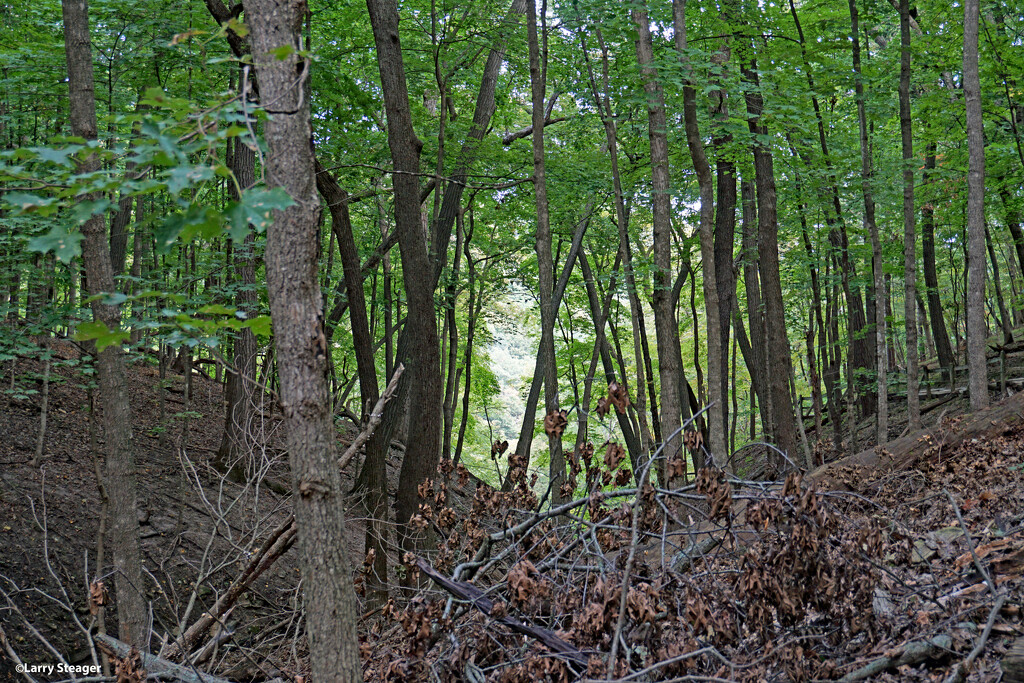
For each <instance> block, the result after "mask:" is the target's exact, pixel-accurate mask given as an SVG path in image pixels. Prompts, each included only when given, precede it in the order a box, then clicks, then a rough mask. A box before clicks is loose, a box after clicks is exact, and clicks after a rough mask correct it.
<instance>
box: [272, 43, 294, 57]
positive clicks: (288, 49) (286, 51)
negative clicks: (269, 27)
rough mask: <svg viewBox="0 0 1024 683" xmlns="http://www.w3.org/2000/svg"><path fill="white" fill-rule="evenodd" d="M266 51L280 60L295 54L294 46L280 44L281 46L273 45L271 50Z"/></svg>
mask: <svg viewBox="0 0 1024 683" xmlns="http://www.w3.org/2000/svg"><path fill="white" fill-rule="evenodd" d="M268 52H270V54H272V55H274V56H275V57H277V58H278V59H280V60H285V59H288V58H289V57H291V56H292V55H293V54H295V46H294V45H282V46H281V47H275V48H274V49H273V50H268Z"/></svg>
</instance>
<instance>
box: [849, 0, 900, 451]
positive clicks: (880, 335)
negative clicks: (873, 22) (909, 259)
mask: <svg viewBox="0 0 1024 683" xmlns="http://www.w3.org/2000/svg"><path fill="white" fill-rule="evenodd" d="M849 1H850V40H851V42H852V45H853V73H854V91H855V93H856V98H857V121H858V124H859V128H860V174H861V192H862V194H863V196H864V228H865V229H866V230H867V231H868V234H869V235H870V236H871V265H872V272H873V273H874V302H875V306H874V312H875V369H876V372H877V377H878V389H877V395H878V400H877V404H876V413H875V428H876V429H875V436H876V438H877V440H878V444H879V445H882V444H885V443H886V442H888V441H889V391H888V376H887V375H888V373H887V370H888V364H889V363H888V361H889V359H888V354H887V353H886V344H885V340H886V332H885V325H886V320H885V302H886V294H885V271H884V270H883V269H882V241H881V239H880V238H879V236H878V225H877V224H876V223H875V199H874V195H873V193H872V191H871V176H872V173H873V171H872V163H871V145H870V143H869V141H868V120H867V108H866V106H865V101H864V99H865V98H864V79H863V75H862V73H861V65H860V26H859V17H858V12H857V0H849ZM904 144H905V143H904Z"/></svg>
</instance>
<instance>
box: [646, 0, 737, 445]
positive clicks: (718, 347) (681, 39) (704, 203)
mask: <svg viewBox="0 0 1024 683" xmlns="http://www.w3.org/2000/svg"><path fill="white" fill-rule="evenodd" d="M672 23H673V28H674V31H675V48H676V53H677V55H676V56H677V58H678V59H679V60H680V62H681V63H682V65H683V71H684V73H685V77H686V85H684V87H683V119H684V122H685V128H686V146H687V148H688V149H689V151H690V160H691V162H692V163H693V168H694V170H695V171H696V173H697V184H698V186H699V189H700V227H699V232H700V250H701V263H702V272H703V277H704V303H705V310H706V313H707V320H708V323H707V325H708V376H709V379H708V384H709V386H710V402H711V407H710V409H709V411H708V413H709V418H708V423H709V430H710V433H709V436H710V443H709V446H710V451H711V454H712V456H713V457H715V458H716V459H717V462H718V463H724V462H725V461H726V459H727V458H728V456H729V451H728V450H727V446H726V443H727V442H726V439H727V435H728V423H727V419H728V418H727V414H728V410H727V406H726V401H727V397H728V386H729V382H728V375H727V370H728V367H727V365H726V362H725V361H726V359H727V358H728V350H729V334H728V330H729V316H730V311H731V306H732V299H733V298H734V297H733V296H731V293H733V292H734V291H735V288H736V285H735V282H734V281H733V276H732V242H733V232H734V230H735V223H736V215H735V206H736V177H735V175H734V168H735V165H734V164H732V163H731V162H727V161H725V160H724V159H720V161H719V165H718V172H719V175H718V190H719V195H718V198H719V204H718V214H717V215H716V213H715V194H714V189H713V187H712V176H711V165H710V164H709V163H708V159H707V155H706V154H705V151H704V142H703V140H702V139H701V136H700V130H699V128H698V125H697V93H696V90H695V89H694V81H693V77H692V74H691V67H690V64H689V60H688V58H687V56H686V50H687V41H686V0H673V3H672ZM723 52H724V54H723V55H722V56H721V57H719V59H723V60H727V59H728V47H726V48H725V49H724V50H723ZM719 92H720V95H719V99H718V104H717V107H716V111H717V112H718V114H719V115H721V116H727V114H726V113H725V92H724V90H723V91H719ZM719 142H720V144H724V141H719ZM716 146H718V144H717V143H716ZM652 150H653V142H652ZM666 175H667V171H666ZM666 180H667V178H666ZM666 201H667V199H666ZM720 258H724V259H726V261H725V263H721V264H720V263H719V259H720ZM723 271H728V275H727V276H724V275H723ZM720 277H722V280H720V279H719V278H720ZM655 287H656V289H655V295H657V285H655ZM720 292H721V293H722V296H720ZM720 299H721V300H724V303H723V302H722V301H721V300H720ZM674 308H675V306H674V302H673V304H672V309H673V313H672V318H671V320H672V325H673V329H674V330H675V333H676V337H677V339H678V327H676V325H675V313H674ZM659 339H660V335H659ZM675 344H676V345H677V346H678V341H676V342H675ZM658 355H659V358H661V357H662V355H661V350H660V348H659V354H658ZM673 357H674V356H673ZM664 386H665V379H664V376H663V377H662V388H663V389H664ZM680 398H681V397H680Z"/></svg>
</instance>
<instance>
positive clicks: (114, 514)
mask: <svg viewBox="0 0 1024 683" xmlns="http://www.w3.org/2000/svg"><path fill="white" fill-rule="evenodd" d="M61 5H62V8H63V16H64V48H65V54H66V56H67V66H68V88H69V90H70V98H69V104H70V108H71V117H70V118H71V130H72V133H73V134H74V135H77V136H79V137H82V138H85V139H87V140H95V139H96V98H95V94H94V91H93V65H92V53H91V48H90V39H89V5H88V3H87V2H86V1H85V0H64V1H63V2H62V3H61ZM98 169H99V160H98V159H97V158H96V157H89V158H88V159H86V160H85V161H84V162H82V163H81V164H80V166H79V169H78V170H79V172H81V173H91V172H94V171H96V170H98ZM81 199H82V200H83V201H89V200H92V199H94V197H92V196H86V197H82V198H81ZM106 233H107V230H106V225H105V221H104V218H103V216H102V215H97V216H93V217H92V218H90V219H89V220H88V221H86V223H85V225H83V226H82V235H83V239H82V263H83V266H84V267H85V272H86V277H87V281H88V291H89V295H90V296H93V297H98V295H100V294H104V293H107V294H109V293H113V292H114V291H116V290H115V289H114V274H113V269H112V268H111V264H110V251H109V247H108V243H107V234H106ZM92 314H93V318H94V319H95V320H96V321H98V322H102V323H103V324H104V325H106V326H107V328H108V329H111V330H116V329H118V328H119V327H120V325H121V311H120V309H119V308H118V307H117V306H108V305H106V304H104V303H103V302H102V301H101V300H100V299H99V298H96V299H94V300H93V302H92ZM96 365H97V373H98V375H99V397H100V401H101V402H102V403H103V433H104V438H105V441H106V453H105V455H106V468H105V472H104V482H103V486H104V488H105V490H106V494H107V496H108V498H109V501H110V507H109V510H108V514H109V516H110V528H109V530H108V532H107V536H106V537H107V539H108V543H109V545H110V548H111V551H112V553H113V556H114V567H115V573H114V587H115V590H116V596H117V621H118V628H119V631H118V632H119V634H120V636H121V640H123V641H125V642H126V643H129V644H131V645H134V646H135V647H138V648H139V649H140V650H144V649H146V647H147V645H148V642H149V609H148V605H147V602H146V598H145V596H144V595H143V594H142V592H141V591H142V589H143V587H144V585H145V584H144V582H143V578H142V554H141V550H140V548H139V520H138V517H137V516H136V511H135V503H136V486H135V456H134V453H133V451H132V434H131V410H130V408H129V405H128V394H127V391H126V388H125V375H126V368H125V359H124V351H123V350H122V349H121V347H120V345H116V344H115V345H113V346H108V347H107V348H105V349H104V350H103V351H102V352H101V353H100V354H99V357H98V359H97V363H96Z"/></svg>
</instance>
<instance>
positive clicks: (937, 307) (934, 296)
mask: <svg viewBox="0 0 1024 683" xmlns="http://www.w3.org/2000/svg"><path fill="white" fill-rule="evenodd" d="M936 147H937V145H936V144H935V143H934V142H930V143H928V146H927V148H926V150H925V155H924V171H923V174H922V178H921V184H922V185H924V186H925V187H928V186H929V183H930V178H929V177H928V176H929V171H934V170H935V152H936ZM921 262H922V266H923V270H924V286H925V290H926V291H925V293H926V298H927V300H928V320H929V322H930V324H931V329H932V337H933V339H934V340H935V352H936V354H938V357H939V366H941V367H943V368H945V369H946V370H947V372H952V371H953V366H954V365H955V364H956V362H955V360H954V358H953V347H952V345H951V344H950V343H949V332H948V331H947V330H946V319H945V316H944V315H943V312H942V299H941V298H940V296H939V277H938V272H937V271H936V267H935V207H934V206H933V205H932V204H931V202H926V203H925V204H924V205H923V206H922V207H921Z"/></svg>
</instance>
